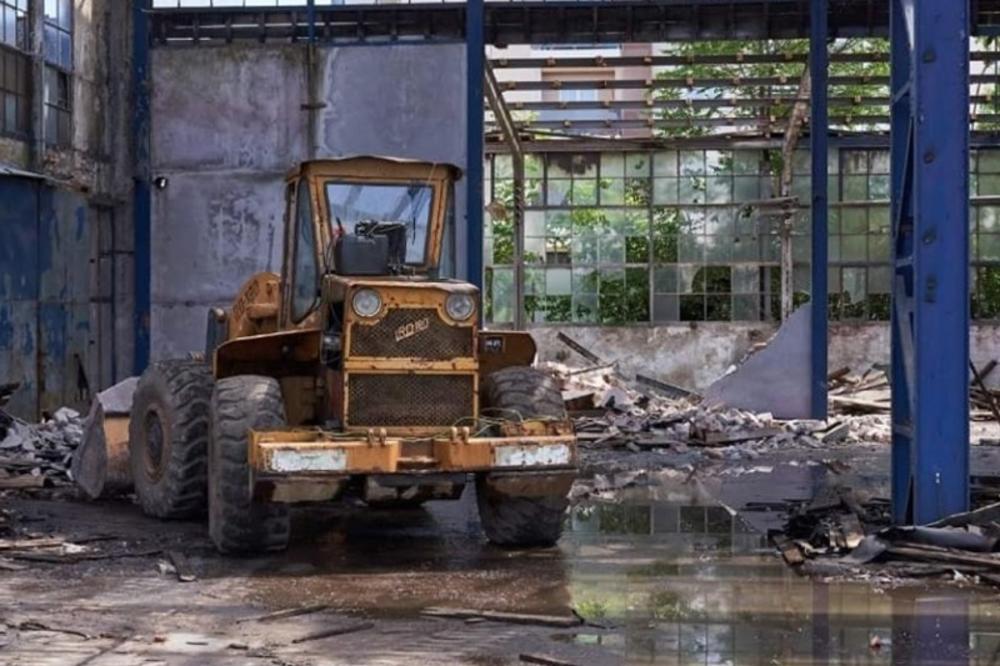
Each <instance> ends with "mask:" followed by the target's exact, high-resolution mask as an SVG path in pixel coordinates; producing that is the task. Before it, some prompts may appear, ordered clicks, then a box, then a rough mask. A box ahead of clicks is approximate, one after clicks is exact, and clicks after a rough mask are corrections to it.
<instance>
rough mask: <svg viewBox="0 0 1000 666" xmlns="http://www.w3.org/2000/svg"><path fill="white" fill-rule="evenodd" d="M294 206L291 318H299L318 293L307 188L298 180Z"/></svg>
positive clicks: (314, 240)
mask: <svg viewBox="0 0 1000 666" xmlns="http://www.w3.org/2000/svg"><path fill="white" fill-rule="evenodd" d="M296 201H297V204H296V206H297V208H296V215H295V218H296V225H297V229H296V232H295V263H294V269H293V279H292V319H293V320H295V321H296V322H298V321H301V320H302V319H304V318H305V317H306V315H307V314H309V312H310V311H311V310H312V308H313V305H314V304H315V303H316V300H317V298H318V296H319V294H318V289H319V269H318V267H317V265H316V230H315V229H314V228H313V219H312V203H311V202H310V200H309V187H308V185H306V184H305V182H304V181H303V182H300V183H299V190H298V195H297V199H296Z"/></svg>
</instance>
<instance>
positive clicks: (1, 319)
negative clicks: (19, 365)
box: [0, 304, 14, 350]
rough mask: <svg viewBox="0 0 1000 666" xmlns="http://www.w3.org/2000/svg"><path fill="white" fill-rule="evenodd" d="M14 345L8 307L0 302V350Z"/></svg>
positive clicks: (12, 324)
mask: <svg viewBox="0 0 1000 666" xmlns="http://www.w3.org/2000/svg"><path fill="white" fill-rule="evenodd" d="M13 347H14V322H12V321H11V319H10V307H9V306H7V305H2V304H0V350H5V349H12V348H13Z"/></svg>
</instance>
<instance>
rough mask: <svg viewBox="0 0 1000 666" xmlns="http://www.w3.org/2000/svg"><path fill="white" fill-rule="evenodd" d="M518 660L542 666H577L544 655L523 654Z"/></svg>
mask: <svg viewBox="0 0 1000 666" xmlns="http://www.w3.org/2000/svg"><path fill="white" fill-rule="evenodd" d="M518 659H520V660H521V661H522V662H523V663H525V664H539V665H540V666H577V664H575V663H573V662H571V661H566V660H564V659H558V658H556V657H550V656H548V655H544V654H521V655H519V656H518Z"/></svg>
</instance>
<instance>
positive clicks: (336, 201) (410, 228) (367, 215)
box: [326, 181, 434, 264]
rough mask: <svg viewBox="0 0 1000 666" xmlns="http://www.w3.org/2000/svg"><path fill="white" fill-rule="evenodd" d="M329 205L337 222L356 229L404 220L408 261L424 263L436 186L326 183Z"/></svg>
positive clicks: (350, 229) (398, 222)
mask: <svg viewBox="0 0 1000 666" xmlns="http://www.w3.org/2000/svg"><path fill="white" fill-rule="evenodd" d="M326 197H327V205H328V207H329V209H330V214H331V215H332V216H333V218H334V220H335V221H336V224H338V225H343V227H344V229H346V230H347V231H348V232H349V233H356V232H357V231H358V226H359V225H360V224H361V223H365V222H373V221H375V222H380V223H395V224H401V225H403V226H404V227H405V229H406V263H408V264H422V263H423V262H424V261H425V257H426V254H427V231H428V226H429V224H430V214H431V202H432V200H433V198H434V188H433V187H431V186H430V185H425V184H423V183H417V182H414V183H410V184H407V185H401V184H388V183H385V184H382V183H338V182H334V181H327V183H326Z"/></svg>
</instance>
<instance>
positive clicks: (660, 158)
mask: <svg viewBox="0 0 1000 666" xmlns="http://www.w3.org/2000/svg"><path fill="white" fill-rule="evenodd" d="M653 175H654V176H656V177H658V178H661V177H663V176H676V175H677V152H676V151H673V150H671V151H668V152H662V153H656V154H655V155H653Z"/></svg>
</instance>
